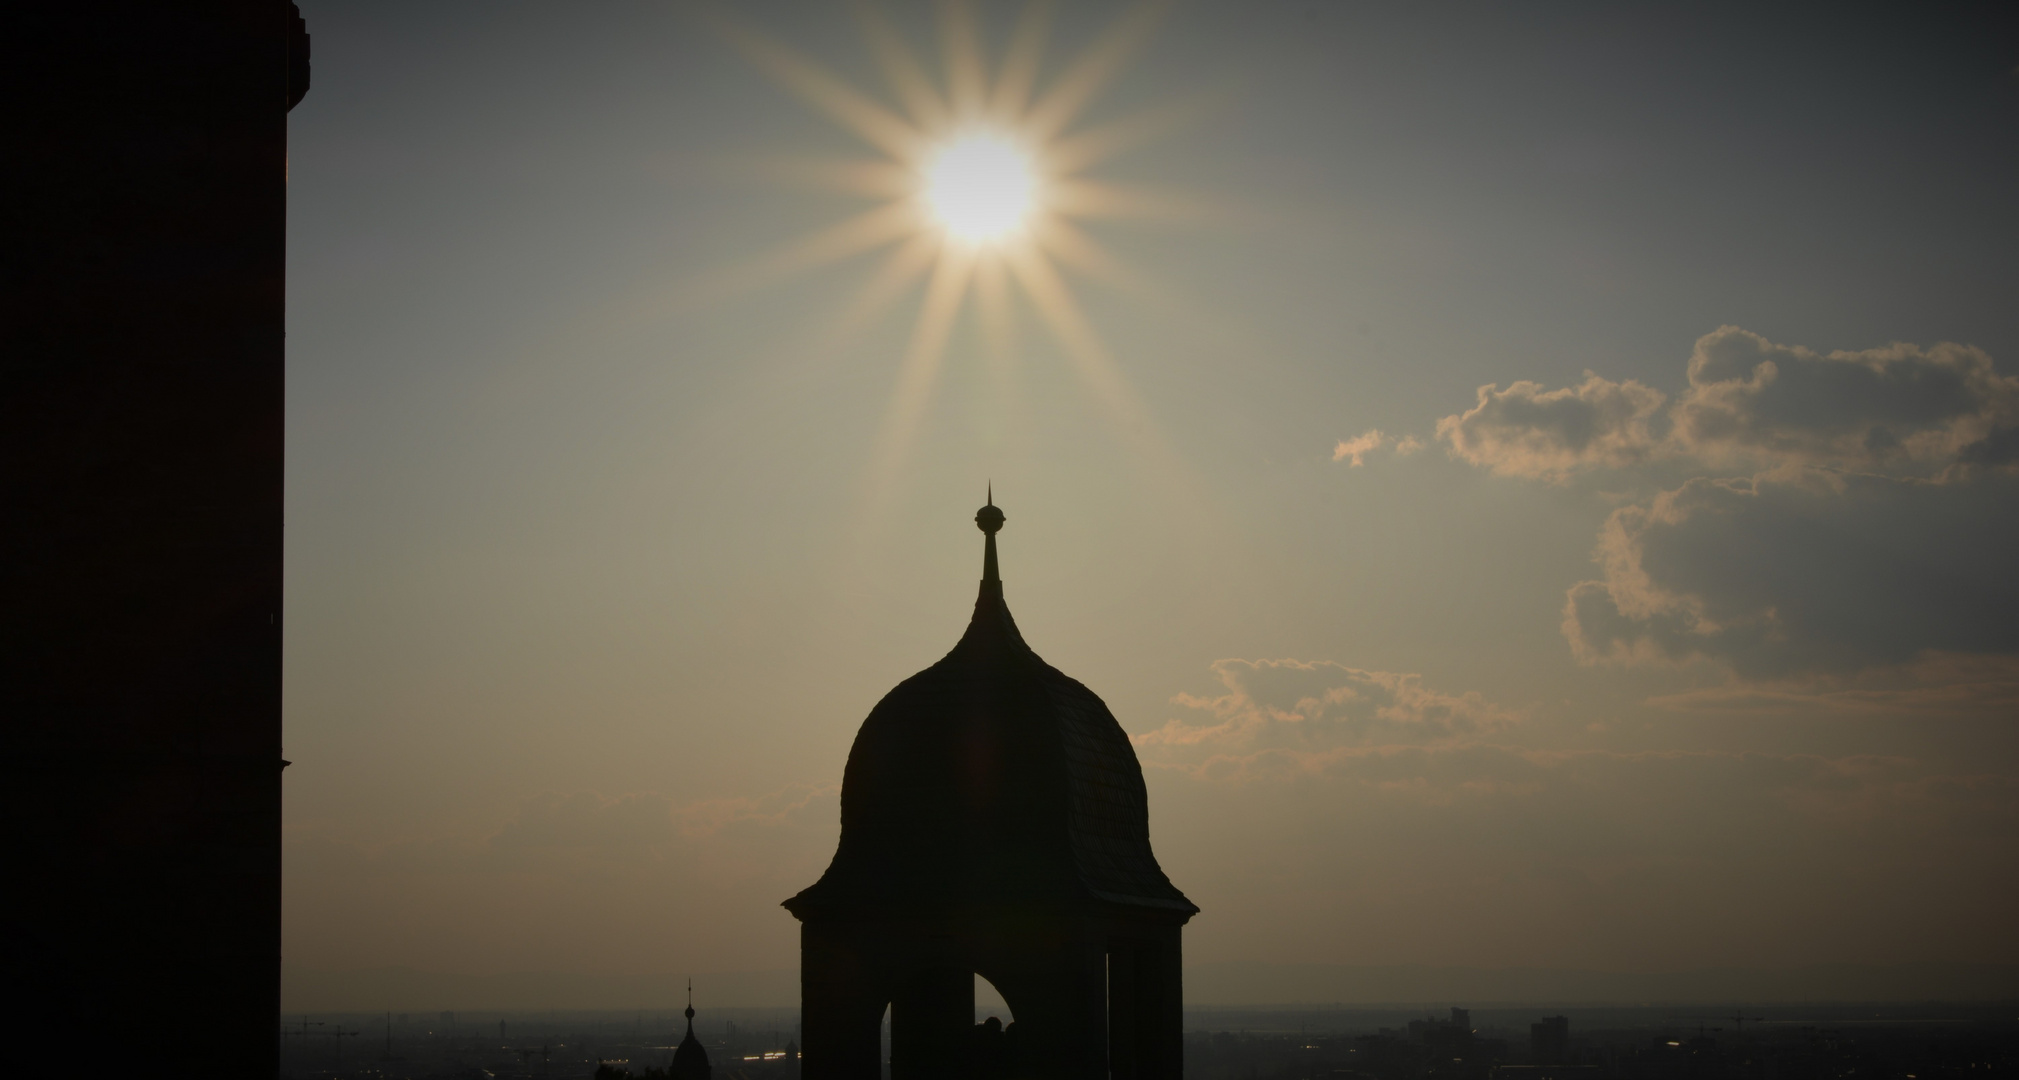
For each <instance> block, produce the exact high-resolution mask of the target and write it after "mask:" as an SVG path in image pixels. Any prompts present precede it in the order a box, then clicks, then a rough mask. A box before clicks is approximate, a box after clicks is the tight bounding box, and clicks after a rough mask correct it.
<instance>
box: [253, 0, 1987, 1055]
mask: <svg viewBox="0 0 2019 1080" xmlns="http://www.w3.org/2000/svg"><path fill="white" fill-rule="evenodd" d="M302 9H303V14H304V16H305V18H306V20H307V24H308V26H309V29H310V31H311V32H312V34H313V38H314V46H315V73H316V75H315V83H314V89H313V92H312V93H310V94H308V96H307V97H306V98H304V99H303V100H302V103H301V104H300V105H299V106H298V107H296V108H295V109H294V110H293V112H292V114H291V115H289V117H288V119H287V127H288V170H289V171H288V191H287V200H288V209H287V213H288V236H287V259H288V264H287V326H288V339H287V340H288V345H287V380H288V385H287V395H288V397H287V533H286V545H287V546H286V581H285V587H286V609H285V613H284V615H283V616H282V620H283V622H282V626H283V630H284V634H285V661H284V663H285V668H284V675H285V712H284V722H285V754H286V757H287V758H288V759H289V760H290V761H291V762H292V764H291V765H290V767H289V768H288V770H287V772H286V787H285V798H286V804H285V805H286V810H285V815H286V816H285V832H284V837H285V847H284V867H285V869H284V878H283V888H284V892H283V898H284V922H283V955H284V963H285V967H284V980H283V987H284V998H283V1004H284V1008H285V1009H286V1010H287V1011H289V1012H295V1013H299V1012H304V1011H320V1010H335V1009H356V1010H360V1011H364V1010H372V1011H376V1010H379V1009H385V1008H393V1009H415V1010H437V1009H453V1008H464V1009H475V1008H480V1007H481V1008H500V1009H503V1008H525V1009H540V1008H562V1009H567V1008H606V1009H620V1008H628V1007H632V1006H638V1007H641V1008H642V1007H655V1008H667V1009H670V1008H672V1007H674V1006H675V1005H676V1004H677V1002H678V1001H679V1000H680V998H679V994H680V993H681V992H682V991H681V990H680V989H679V988H680V986H681V983H680V982H679V981H678V980H680V979H684V978H685V977H686V976H687V975H690V974H692V975H697V976H704V978H703V979H702V980H701V981H700V982H699V983H697V993H703V994H715V995H716V996H714V997H712V998H708V999H707V1000H709V1001H712V1002H713V1003H715V1004H719V1005H736V1006H752V1007H757V1006H767V1007H782V1006H792V1005H796V1004H797V997H796V995H797V983H796V981H795V979H796V975H795V973H796V972H797V970H798V964H799V942H800V939H799V927H798V925H797V924H796V923H795V921H794V917H793V915H791V914H789V913H787V912H786V911H785V910H783V909H782V908H781V907H780V906H779V905H780V902H781V901H783V900H785V899H786V898H788V897H791V896H793V895H794V894H795V893H797V892H799V890H801V889H804V888H806V887H807V886H809V885H811V884H812V883H813V882H814V881H815V880H816V879H817V878H819V877H820V876H821V874H822V871H823V869H825V868H826V867H827V865H828V862H829V859H830V858H831V857H832V856H833V855H834V852H835V847H836V841H837V837H838V834H839V813H840V810H839V786H840V781H841V771H842V767H843V764H844V762H845V761H846V760H847V756H848V753H849V748H850V745H851V742H852V740H853V739H854V738H855V736H856V733H857V729H858V727H859V726H860V725H861V724H862V722H863V719H864V717H865V716H866V715H867V714H868V713H869V711H870V710H871V708H872V707H874V706H875V705H876V704H877V702H878V701H879V699H881V698H882V697H883V695H884V694H885V693H886V692H888V691H889V690H890V689H891V688H892V687H893V686H895V685H897V684H898V683H899V682H900V681H902V680H904V679H906V678H908V677H910V676H911V675H913V674H914V673H915V672H918V671H919V670H921V669H923V668H926V667H927V666H928V665H931V664H933V663H934V662H935V661H937V660H939V659H940V657H941V656H942V655H944V654H945V653H946V652H947V650H948V649H949V648H951V647H952V646H953V644H954V642H955V641H956V640H957V639H959V638H960V636H961V633H962V629H963V627H964V626H966V625H967V621H968V617H969V612H970V609H971V607H972V605H973V603H974V595H975V593H974V590H975V586H976V580H977V578H978V577H979V576H980V575H981V558H982V549H981V538H980V537H979V536H978V534H977V533H976V531H975V509H976V507H978V506H981V505H982V504H983V500H984V499H985V498H987V497H989V492H990V485H992V497H993V500H994V504H995V505H997V506H1000V507H1001V508H1002V509H1003V511H1004V513H1006V514H1007V523H1006V525H1004V527H1003V529H1002V532H1001V535H1000V536H999V537H998V538H997V540H998V542H999V544H1000V557H1001V576H1002V580H1003V590H1004V595H1005V596H1006V598H1007V600H1008V603H1009V604H1010V605H1011V606H1012V607H1013V608H1014V610H1015V612H1016V617H1017V624H1018V625H1019V626H1020V627H1021V630H1022V634H1023V637H1024V639H1025V640H1027V641H1028V643H1029V644H1030V646H1031V647H1032V648H1033V649H1035V650H1036V651H1037V653H1038V654H1040V655H1041V656H1043V657H1044V659H1045V660H1046V661H1048V662H1049V663H1051V664H1053V665H1056V666H1057V667H1059V668H1060V669H1062V670H1064V671H1065V672H1067V673H1070V674H1071V675H1072V676H1073V677H1075V678H1077V679H1079V680H1081V681H1082V682H1084V683H1085V684H1086V685H1087V687H1089V688H1090V689H1091V690H1093V691H1094V692H1095V693H1097V694H1098V695H1100V697H1101V698H1102V699H1103V700H1105V702H1106V703H1107V705H1108V707H1109V708H1110V709H1111V710H1112V711H1113V713H1114V715H1115V717H1116V718H1117V719H1118V720H1119V721H1120V723H1121V725H1122V727H1123V728H1124V729H1125V730H1126V732H1127V733H1128V735H1129V736H1130V738H1131V741H1132V742H1133V744H1134V748H1135V751H1136V754H1137V755H1138V757H1139V759H1140V760H1141V762H1142V766H1143V773H1144V777H1145V780H1146V783H1147V787H1148V805H1149V815H1150V830H1151V837H1152V839H1153V841H1154V844H1155V849H1156V855H1157V859H1158V860H1159V861H1160V863H1161V866H1162V868H1163V870H1164V871H1165V872H1166V873H1167V874H1168V875H1169V877H1170V880H1171V881H1172V882H1174V883H1176V884H1177V885H1179V886H1181V887H1182V888H1183V890H1184V894H1185V895H1186V896H1188V897H1189V898H1190V900H1191V901H1192V902H1193V903H1196V904H1197V905H1198V907H1199V908H1200V909H1201V910H1200V914H1199V915H1198V916H1196V917H1195V918H1193V919H1192V921H1191V922H1190V923H1189V924H1188V925H1187V926H1186V928H1185V962H1186V965H1187V971H1188V976H1187V983H1186V995H1187V1002H1188V1003H1196V1004H1206V1005H1239V1004H1263V1003H1267V1004H1277V1005H1282V1004H1295V1003H1310V1002H1321V1001H1334V1002H1336V1001H1348V1002H1351V1001H1362V1002H1398V1001H1430V1000H1442V999H1445V998H1455V997H1458V996H1470V997H1473V998H1474V999H1475V1000H1479V1001H1486V1000H1498V1001H1516V1000H1536V1001H1546V1000H1559V1001H1560V1000H1582V1001H1623V1000H1635V1001H1642V1000H1649V999H1669V1000H1723V999H1731V1000H1738V999H1752V1000H1761V999H1779V1000H1838V1001H1843V1000H1868V999H1886V998H1889V997H1890V998H1894V999H1898V998H1916V999H1943V998H1948V999H1985V998H1994V997H2003V998H2008V999H2009V998H2010V997H2011V996H2012V990H2013V988H2014V986H2015V985H2019V984H2015V982H2014V974H2015V973H2019V930H2015V928H2014V923H2013V920H2012V919H2011V917H2010V913H2009V909H2010V906H2011V902H2012V901H2011V898H2012V897H2013V896H2014V895H2015V894H2019V859H2015V858H2014V854H2015V851H2019V736H2015V728H2014V720H2015V716H2019V619H2015V618H2014V616H2013V612H2014V610H2015V605H2019V560H2015V559H2014V557H2013V554H2012V551H2013V550H2014V545H2013V543H2012V538H2013V537H2014V536H2019V471H2015V470H2019V465H2015V463H2019V369H2015V367H2014V365H2015V362H2019V306H2015V305H2014V303H2013V297H2014V296H2019V244H2015V243H2014V239H2015V237H2019V201H2015V200H2014V199H2013V198H2012V196H2011V193H2012V192H2013V191H2015V190H2019V66H2015V65H2019V56H2015V54H2014V52H2013V44H2012V42H2013V39H2012V38H2011V37H2010V36H2009V35H1999V34H1996V33H1990V32H1988V29H1989V28H1991V27H1993V26H1995V25H1996V22H1995V20H1992V19H1990V18H1988V17H1986V16H1983V15H1981V14H1979V13H1977V12H1974V11H1973V10H1972V9H1968V8H1957V9H1945V10H1943V11H1930V10H1924V9H1920V8H1918V7H1908V6H1901V7H1898V8H1893V9H1882V10H1870V11H1859V12H1856V13H1849V12H1838V11H1834V10H1829V9H1813V10H1803V9H1795V8H1783V9H1775V10H1764V11H1763V10H1756V9H1754V8H1751V7H1745V6H1690V7H1674V8H1654V7H1647V6H1638V5H1636V6H1609V5H1572V6H1550V7H1511V6H1505V5H1501V6H1485V5H1479V6H1466V7H1462V8H1455V9H1454V8H1443V7H1438V8H1431V7H1425V6H1404V5H1393V6H1385V7H1380V6H1363V5H1349V4H1344V3H1329V2H1328V3H1312V2H1285V3H1275V2H1255V3H1240V4H1219V3H1214V4H1209V3H1198V2H1195V3H1176V4H1170V5H1156V4H1152V5H1112V4H1104V3H1086V4H1057V5H1051V6H1046V5H1042V4H1038V5H1028V6H1027V5H1024V4H1021V3H1007V4H993V3H989V4H979V3H978V4H971V5H958V4H955V5H923V4H909V3H906V4H889V5H871V6H865V7H851V6H849V5H836V4H819V3H781V2H775V0H762V2H750V3H740V4H736V5H723V6H720V7H710V6H694V5H686V4H668V3H654V4H645V3H616V4H599V5H536V4H517V3H514V4H482V5H479V4H436V5H411V4H390V3H376V2H369V3H367V2H350V3H343V4H310V3H306V2H304V3H303V4H302ZM707 978H713V979H714V980H715V983H714V988H711V987H710V985H709V983H708V982H707ZM718 989H719V992H718ZM485 996H488V998H489V1000H470V999H471V998H473V997H476V998H482V997H485ZM392 997H400V998H401V999H400V1000H388V998H392ZM536 998H538V1000H536ZM704 1014H705V1011H704ZM753 1022H754V1021H753ZM1523 1022H1524V1023H1525V1022H1526V1021H1523ZM782 1023H783V1022H782V1021H781V1024H782ZM387 1024H388V1029H389V1030H390V1028H391V1025H392V1021H391V1020H390V1019H388V1021H387ZM388 1038H390V1035H388Z"/></svg>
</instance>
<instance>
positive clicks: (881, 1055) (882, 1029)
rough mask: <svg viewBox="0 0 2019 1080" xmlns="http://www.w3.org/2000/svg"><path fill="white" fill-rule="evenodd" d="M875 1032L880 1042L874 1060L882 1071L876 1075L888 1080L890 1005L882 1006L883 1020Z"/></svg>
mask: <svg viewBox="0 0 2019 1080" xmlns="http://www.w3.org/2000/svg"><path fill="white" fill-rule="evenodd" d="M877 1031H878V1032H879V1033H880V1035H879V1038H880V1039H881V1040H882V1042H881V1044H880V1045H879V1046H878V1048H877V1051H876V1060H877V1061H878V1062H880V1063H881V1066H880V1067H881V1069H882V1072H881V1073H879V1074H878V1075H880V1076H882V1077H883V1080H890V1005H889V1004H888V1003H886V1004H885V1005H884V1006H883V1019H882V1020H881V1021H880V1022H879V1023H878V1024H877Z"/></svg>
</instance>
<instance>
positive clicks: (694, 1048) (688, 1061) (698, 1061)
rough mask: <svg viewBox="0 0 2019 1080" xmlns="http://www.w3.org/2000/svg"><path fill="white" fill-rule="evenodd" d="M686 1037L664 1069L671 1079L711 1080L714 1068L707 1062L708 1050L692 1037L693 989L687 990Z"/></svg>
mask: <svg viewBox="0 0 2019 1080" xmlns="http://www.w3.org/2000/svg"><path fill="white" fill-rule="evenodd" d="M687 994H688V1001H687V1037H686V1038H684V1039H682V1040H680V1046H679V1048H678V1049H676V1050H674V1051H673V1064H672V1065H670V1066H668V1067H667V1069H666V1075H667V1076H668V1077H669V1078H671V1080H711V1077H712V1076H713V1074H714V1072H715V1070H714V1067H713V1066H711V1065H709V1064H708V1051H707V1050H706V1049H705V1048H703V1047H702V1045H701V1040H700V1039H697V1038H695V1037H694V1001H693V994H694V991H693V990H692V989H691V988H690V989H689V990H688V991H687Z"/></svg>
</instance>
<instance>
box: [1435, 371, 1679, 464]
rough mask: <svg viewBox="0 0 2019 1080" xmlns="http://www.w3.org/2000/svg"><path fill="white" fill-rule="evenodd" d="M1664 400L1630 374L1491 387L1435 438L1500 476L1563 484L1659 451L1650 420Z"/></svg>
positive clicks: (1444, 425)
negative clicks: (1568, 383) (1619, 378)
mask: <svg viewBox="0 0 2019 1080" xmlns="http://www.w3.org/2000/svg"><path fill="white" fill-rule="evenodd" d="M1664 400H1665V398H1664V396H1663V394H1662V393H1661V392H1660V391H1659V390H1655V389H1652V388H1650V387H1647V386H1643V385H1642V384H1640V383H1638V382H1635V381H1633V380H1632V379H1628V380H1627V381H1625V382H1612V381H1611V380H1608V379H1603V378H1600V377H1599V376H1597V375H1594V374H1592V373H1591V372H1585V378H1584V382H1582V383H1580V384H1578V385H1577V386H1575V387H1569V388H1565V389H1562V390H1544V389H1543V388H1542V384H1541V383H1535V382H1528V381H1525V380H1524V381H1521V382H1516V383H1514V384H1512V385H1510V386H1509V387H1508V388H1507V389H1505V390H1501V389H1499V387H1498V385H1497V384H1488V385H1486V386H1482V387H1480V388H1479V402H1478V404H1477V405H1475V406H1474V407H1473V408H1472V409H1470V410H1469V411H1467V412H1464V413H1460V414H1458V415H1456V416H1447V417H1445V418H1444V419H1442V420H1439V421H1438V422H1437V437H1438V438H1439V439H1441V440H1443V441H1444V442H1446V443H1448V444H1449V445H1450V448H1451V455H1452V456H1453V457H1456V458H1459V459H1461V460H1463V461H1466V462H1469V463H1471V464H1473V465H1478V466H1480V467H1482V468H1486V469H1491V470H1492V471H1493V472H1494V473H1495V474H1497V475H1500V476H1519V477H1526V478H1528V479H1535V480H1549V481H1553V482H1557V483H1562V482H1564V481H1566V480H1568V479H1569V478H1570V477H1571V476H1572V475H1574V474H1576V473H1578V472H1581V471H1584V470H1587V469H1592V468H1599V467H1605V468H1623V467H1625V466H1628V465H1633V464H1636V463H1638V462H1641V461H1645V460H1646V459H1647V458H1648V457H1649V456H1650V455H1651V454H1653V453H1654V451H1655V449H1656V438H1655V435H1654V433H1653V431H1652V429H1651V427H1650V422H1651V421H1652V419H1653V418H1654V415H1655V413H1656V411H1657V410H1659V409H1660V408H1661V406H1662V402H1663V401H1664Z"/></svg>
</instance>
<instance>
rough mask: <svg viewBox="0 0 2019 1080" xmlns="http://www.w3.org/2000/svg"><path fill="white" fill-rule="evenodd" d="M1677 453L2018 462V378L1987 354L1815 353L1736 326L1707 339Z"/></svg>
mask: <svg viewBox="0 0 2019 1080" xmlns="http://www.w3.org/2000/svg"><path fill="white" fill-rule="evenodd" d="M1688 372H1689V389H1688V390H1687V391H1686V392H1685V393H1684V394H1683V395H1682V396H1681V397H1680V398H1678V399H1677V401H1676V404H1675V407H1674V408H1673V409H1672V410H1671V411H1670V416H1671V420H1672V423H1673V428H1672V432H1671V436H1670V439H1671V442H1672V443H1673V445H1674V449H1675V452H1677V453H1686V454H1689V455H1691V456H1693V457H1695V458H1696V459H1697V460H1699V461H1702V462H1704V463H1705V464H1706V465H1708V466H1711V467H1724V466H1730V465H1732V464H1740V465H1745V466H1749V467H1759V468H1773V467H1777V466H1787V465H1812V466H1820V467H1827V468H1839V469H1858V470H1870V471H1882V472H1886V473H1889V474H1932V473H1936V472H1939V471H1940V470H1942V469H1944V468H1947V467H1949V466H1951V465H1954V464H1957V463H1959V462H1964V463H1972V464H1979V465H1991V466H2003V465H2011V464H2013V463H2014V462H2015V461H2019V378H2015V377H2012V376H2001V375H1999V374H1998V373H1997V371H1996V370H1995V369H1994V368H1993V366H1992V363H1991V358H1990V357H1989V356H1987V355H1985V354H1984V352H1983V351H1982V350H1980V349H1976V348H1973V347H1971V346H1967V345H1956V344H1951V343H1947V342H1944V343H1942V344H1937V345H1933V346H1930V347H1928V348H1921V347H1919V346H1915V345H1907V344H1901V343H1897V342H1896V343H1894V344H1892V345H1888V346H1886V347H1884V348H1880V349H1866V350H1864V351H1861V352H1843V351H1839V352H1833V353H1830V354H1828V355H1823V354H1819V353H1816V352H1814V351H1812V350H1810V349H1805V348H1803V347H1801V346H1799V345H1777V344H1775V343H1773V342H1771V341H1768V340H1767V339H1766V338H1763V337H1761V336H1760V335H1758V334H1755V333H1752V332H1750V331H1746V330H1741V329H1739V328H1738V327H1735V326H1725V327H1720V328H1719V329H1718V330H1716V331H1715V332H1713V333H1709V334H1706V335H1704V336H1703V337H1701V338H1698V339H1697V343H1696V348H1695V350H1694V351H1692V352H1691V354H1690V360H1689V369H1688Z"/></svg>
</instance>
